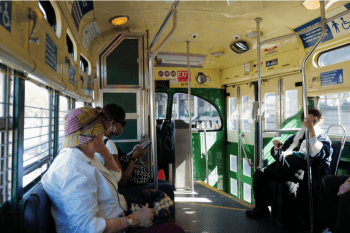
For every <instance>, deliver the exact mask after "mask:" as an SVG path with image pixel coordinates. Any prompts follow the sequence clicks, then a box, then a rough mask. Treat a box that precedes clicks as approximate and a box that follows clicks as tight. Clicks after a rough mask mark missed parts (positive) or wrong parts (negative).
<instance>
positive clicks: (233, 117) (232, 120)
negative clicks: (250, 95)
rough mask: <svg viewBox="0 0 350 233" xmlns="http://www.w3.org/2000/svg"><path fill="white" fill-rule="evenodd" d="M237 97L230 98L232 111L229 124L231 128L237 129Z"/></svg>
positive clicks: (230, 109) (230, 110)
mask: <svg viewBox="0 0 350 233" xmlns="http://www.w3.org/2000/svg"><path fill="white" fill-rule="evenodd" d="M236 106H237V105H236V97H231V98H229V112H230V116H229V119H230V120H229V126H228V129H229V130H237V125H236V122H237V107H236Z"/></svg>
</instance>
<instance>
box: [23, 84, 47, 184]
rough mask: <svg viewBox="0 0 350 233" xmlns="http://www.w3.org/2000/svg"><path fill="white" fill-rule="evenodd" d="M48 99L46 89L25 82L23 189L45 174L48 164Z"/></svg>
mask: <svg viewBox="0 0 350 233" xmlns="http://www.w3.org/2000/svg"><path fill="white" fill-rule="evenodd" d="M49 97H50V94H49V92H48V91H47V90H46V89H44V88H42V87H39V86H37V85H35V84H34V83H31V82H30V81H26V82H25V99H24V101H25V103H24V107H25V112H24V153H23V187H25V186H26V185H28V184H29V183H30V182H32V181H33V180H34V179H35V178H37V177H38V176H40V175H41V174H42V173H43V172H45V170H46V169H47V168H48V163H49V162H50V150H51V149H52V148H53V144H52V142H51V143H50V140H49V138H50V136H49V135H50V134H52V132H51V130H50V101H49Z"/></svg>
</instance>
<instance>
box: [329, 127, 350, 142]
mask: <svg viewBox="0 0 350 233" xmlns="http://www.w3.org/2000/svg"><path fill="white" fill-rule="evenodd" d="M334 126H339V127H340V128H342V130H343V138H342V140H341V141H342V142H343V141H345V140H344V139H345V138H346V130H345V128H344V126H342V125H336V124H332V125H330V126H328V129H327V132H326V134H328V132H329V130H330V128H332V127H334Z"/></svg>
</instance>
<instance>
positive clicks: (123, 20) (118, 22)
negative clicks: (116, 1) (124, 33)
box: [109, 15, 129, 25]
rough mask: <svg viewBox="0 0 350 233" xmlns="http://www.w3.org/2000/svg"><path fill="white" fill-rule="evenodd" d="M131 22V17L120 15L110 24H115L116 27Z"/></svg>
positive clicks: (113, 18) (112, 19)
mask: <svg viewBox="0 0 350 233" xmlns="http://www.w3.org/2000/svg"><path fill="white" fill-rule="evenodd" d="M128 20H129V17H128V16H126V15H118V16H114V17H112V18H111V19H110V20H109V22H110V23H112V24H114V25H123V24H125V23H126V22H127V21H128Z"/></svg>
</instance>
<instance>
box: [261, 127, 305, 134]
mask: <svg viewBox="0 0 350 233" xmlns="http://www.w3.org/2000/svg"><path fill="white" fill-rule="evenodd" d="M301 129H302V128H284V129H265V130H263V132H264V133H267V132H289V131H299V130H301Z"/></svg>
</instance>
